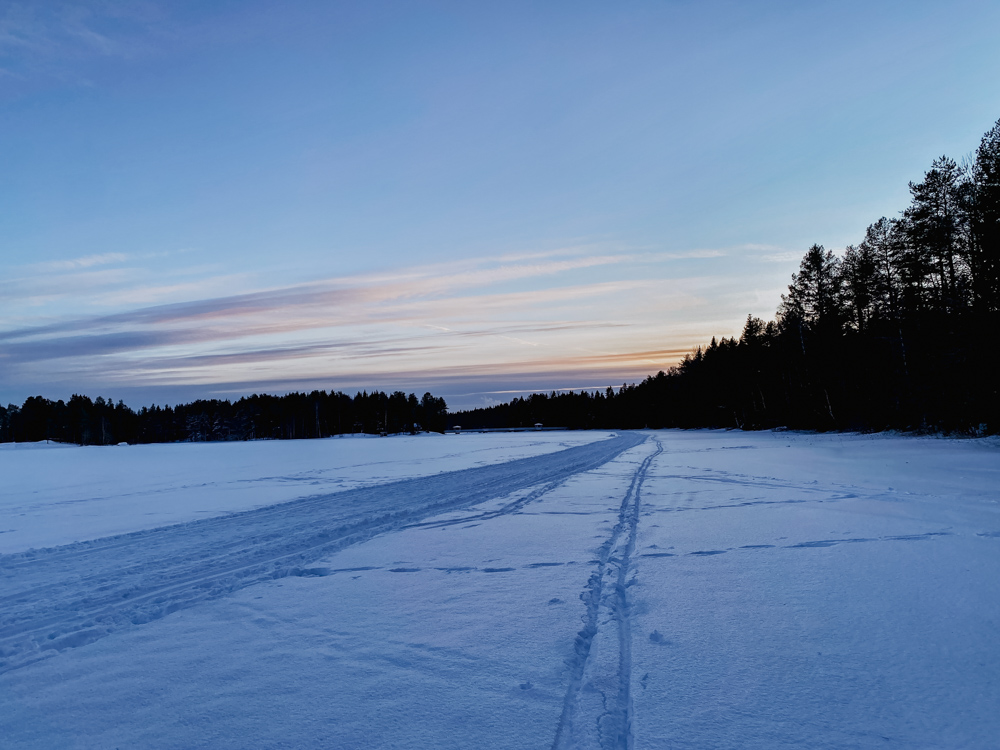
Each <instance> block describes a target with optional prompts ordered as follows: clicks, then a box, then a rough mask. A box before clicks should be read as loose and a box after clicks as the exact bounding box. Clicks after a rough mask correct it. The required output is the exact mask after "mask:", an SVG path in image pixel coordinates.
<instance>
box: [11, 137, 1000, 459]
mask: <svg viewBox="0 0 1000 750" xmlns="http://www.w3.org/2000/svg"><path fill="white" fill-rule="evenodd" d="M910 194H911V196H912V200H911V202H910V205H909V206H908V207H907V208H906V209H905V210H903V211H902V212H901V215H900V217H899V218H896V219H887V218H881V219H879V220H878V221H876V222H875V223H874V224H872V225H871V226H869V227H868V230H867V232H866V233H865V236H864V239H863V240H862V241H861V242H860V243H858V244H857V245H856V246H854V245H852V246H850V247H848V248H846V250H845V251H844V253H843V254H842V255H841V256H837V255H835V254H834V253H832V252H831V251H828V250H826V249H825V248H823V247H822V246H820V245H813V246H812V247H811V248H809V250H808V251H807V252H806V254H805V257H804V258H803V259H802V262H801V264H800V266H799V270H798V272H797V273H795V274H793V275H792V283H791V284H790V285H789V287H788V293H787V294H786V295H783V296H782V302H781V305H780V307H779V308H778V311H777V315H776V317H775V320H772V321H763V320H761V319H759V318H754V317H752V316H751V317H748V318H747V321H746V324H745V325H744V327H743V332H742V334H741V335H740V337H739V339H736V338H722V339H720V340H718V341H717V340H716V339H714V338H713V339H712V342H711V343H710V344H709V345H708V346H706V347H699V348H698V350H697V351H695V352H694V353H693V354H691V355H688V356H686V357H685V358H684V360H683V361H682V362H681V363H680V364H679V365H677V366H676V367H673V368H671V369H670V370H669V371H668V372H659V373H657V374H656V375H655V376H650V377H648V378H646V379H645V380H644V381H642V382H641V383H639V384H637V385H623V386H622V387H621V388H620V389H619V390H618V391H615V390H614V389H612V388H608V389H606V390H605V391H604V392H603V393H601V392H600V391H595V392H589V391H583V392H580V393H574V392H569V393H555V392H553V393H551V394H548V395H546V394H533V395H531V396H529V397H527V398H516V399H514V400H513V401H511V402H510V403H507V404H500V405H497V406H492V407H488V408H481V409H473V410H469V411H462V412H458V413H456V414H452V415H450V416H447V417H446V405H445V402H444V399H440V398H435V397H434V396H432V395H431V394H430V393H426V394H424V397H423V399H421V400H418V399H417V398H416V396H415V395H413V394H410V395H409V396H407V395H406V394H404V393H402V392H399V391H397V392H395V393H393V394H391V395H387V394H385V393H383V392H381V391H376V392H373V393H371V394H369V393H367V392H365V393H359V394H357V395H356V396H354V397H353V398H351V397H350V396H348V395H346V394H344V393H340V392H336V393H327V392H326V391H313V392H312V393H309V394H304V393H292V394H288V395H285V396H268V395H254V396H250V397H247V398H241V399H240V400H239V401H236V402H235V403H231V402H229V401H218V400H210V401H195V402H193V403H191V404H182V405H179V406H175V407H172V408H171V407H162V408H161V407H158V406H153V407H150V408H146V407H143V408H142V409H141V410H139V411H138V412H136V411H133V410H132V409H130V408H129V407H127V406H126V405H125V404H124V403H122V402H121V401H119V402H118V403H117V404H114V403H113V402H111V401H105V400H104V399H103V398H98V399H96V400H94V401H91V399H89V398H87V397H85V396H79V395H74V396H73V397H72V398H71V399H70V400H69V401H68V402H63V401H50V400H48V399H44V398H42V397H41V396H36V397H32V398H29V399H27V400H26V401H25V402H24V404H23V405H22V406H20V407H18V406H15V405H13V404H12V405H9V406H8V407H7V408H3V407H0V441H11V440H15V441H36V440H44V439H52V440H61V441H67V442H75V443H83V444H109V443H117V442H122V441H124V442H129V443H149V442H172V441H181V440H195V441H197V440H251V439H259V438H286V439H287V438H310V437H325V436H328V435H337V434H344V433H354V432H364V433H375V434H379V433H385V434H389V433H400V432H410V431H414V430H417V429H420V427H422V428H423V429H429V430H436V431H441V430H443V429H444V428H445V425H446V422H445V420H446V418H447V419H448V422H449V423H450V424H452V425H458V424H460V425H462V427H463V428H466V429H468V428H482V427H492V428H511V427H530V426H532V425H534V424H536V423H539V422H541V423H543V424H545V425H550V426H561V427H568V428H571V429H584V428H641V427H736V428H741V429H760V428H767V427H777V426H787V427H790V428H796V429H814V430H832V429H849V430H884V429H902V430H943V431H949V432H962V433H965V434H974V435H975V434H985V433H996V432H998V428H1000V399H998V385H997V383H998V379H997V374H996V363H995V360H996V359H998V357H997V355H996V353H995V350H996V348H997V330H998V325H1000V121H998V122H997V124H996V125H995V126H994V127H993V129H992V130H990V131H989V132H988V133H986V135H985V136H983V139H982V142H981V143H980V145H979V147H978V149H977V150H976V151H975V153H974V154H973V155H972V156H971V157H970V158H969V159H968V160H967V162H966V163H964V164H961V165H960V164H959V163H957V162H956V161H954V160H953V159H950V158H948V157H945V156H942V157H940V158H938V159H936V160H934V162H933V163H932V164H931V168H930V169H929V170H928V171H927V172H926V174H925V175H924V178H923V180H922V181H921V182H919V183H910Z"/></svg>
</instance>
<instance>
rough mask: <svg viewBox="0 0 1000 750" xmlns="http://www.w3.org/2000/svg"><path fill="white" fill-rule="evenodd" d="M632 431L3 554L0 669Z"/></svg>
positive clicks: (542, 471) (209, 594)
mask: <svg viewBox="0 0 1000 750" xmlns="http://www.w3.org/2000/svg"><path fill="white" fill-rule="evenodd" d="M643 440H644V438H643V437H641V436H638V435H634V434H624V435H619V436H617V437H614V438H611V439H609V440H604V441H600V442H596V443H591V444H588V445H583V446H578V447H574V448H569V449H567V450H563V451H559V452H556V453H552V454H547V455H543V456H535V457H532V458H525V459H520V460H517V461H511V462H508V463H504V464H498V465H493V466H484V467H477V468H473V469H466V470H462V471H455V472H448V473H442V474H438V475H436V476H432V477H424V478H420V479H412V480H406V481H402V482H394V483H390V484H384V485H378V486H375V487H367V488H363V489H356V490H349V491H345V492H340V493H334V494H327V495H320V496H315V497H309V498H303V499H300V500H295V501H292V502H287V503H281V504H277V505H271V506H266V507H264V508H259V509H256V510H252V511H247V512H244V513H236V514H233V515H229V516H223V517H219V518H211V519H205V520H201V521H193V522H190V523H184V524H178V525H174V526H166V527H161V528H157V529H151V530H148V531H141V532H136V533H133V534H125V535H122V536H117V537H108V538H105V539H98V540H94V541H90V542H82V543H79V544H73V545H67V546H64V547H54V548H50V549H43V550H31V551H28V552H24V553H20V554H14V555H2V556H0V673H2V672H6V671H10V670H12V669H16V668H18V667H21V666H24V665H26V664H29V663H32V662H34V661H37V660H39V659H42V658H45V657H46V656H48V655H51V654H53V653H55V652H58V651H61V650H64V649H67V648H73V647H76V646H82V645H85V644H87V643H90V642H93V641H95V640H97V639H99V638H102V637H104V636H105V635H108V634H109V633H112V632H114V631H116V630H119V629H121V628H124V627H129V626H131V625H139V624H142V623H146V622H150V621H152V620H156V619H159V618H161V617H164V616H165V615H167V614H170V613H171V612H175V611H177V610H179V609H183V608H186V607H190V606H192V605H195V604H197V603H199V602H201V601H205V600H209V599H214V598H217V597H220V596H223V595H225V594H227V593H229V592H232V591H236V590H238V589H241V588H243V587H245V586H248V585H251V584H253V583H256V582H259V581H264V580H273V579H275V578H281V577H284V576H309V575H324V574H325V573H327V572H328V571H327V570H325V569H323V568H310V567H308V565H309V564H310V563H312V562H314V561H316V560H319V559H321V558H323V557H325V556H328V555H330V554H331V553H333V552H336V551H337V550H340V549H343V548H344V547H347V546H348V545H351V544H355V543H357V542H361V541H364V540H367V539H370V538H371V537H373V536H375V535H378V534H382V533H384V532H386V531H391V530H394V529H399V528H402V527H404V526H408V525H412V524H417V523H420V522H421V521H422V520H423V519H425V518H428V517H429V516H432V515H438V514H440V513H443V512H447V511H452V510H458V509H461V508H466V507H469V506H473V505H476V504H479V503H482V502H485V501H487V500H491V499H494V498H499V497H505V496H507V495H510V494H512V493H515V492H518V491H520V490H524V489H527V488H533V487H537V486H540V485H541V486H544V487H546V488H548V487H551V486H553V485H554V484H558V483H559V482H561V481H564V480H566V479H568V478H569V477H571V476H574V475H576V474H579V473H581V472H586V471H590V470H592V469H594V468H597V467H598V466H601V465H602V464H605V463H607V462H608V461H610V460H612V459H613V458H615V457H616V456H618V455H619V454H621V453H622V452H624V451H626V450H628V449H629V448H632V447H634V446H636V445H638V444H639V443H641V442H642V441H643ZM539 494H540V493H539V492H533V493H530V494H529V495H528V496H527V499H525V498H521V499H519V500H514V501H513V502H510V503H507V504H506V505H505V506H504V507H503V508H502V509H501V510H500V513H512V512H517V511H518V510H519V509H520V508H521V507H522V506H523V505H524V504H525V503H526V502H529V501H530V500H531V499H535V498H536V497H537V496H538V495H539ZM494 513H495V512H494Z"/></svg>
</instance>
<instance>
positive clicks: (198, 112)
mask: <svg viewBox="0 0 1000 750" xmlns="http://www.w3.org/2000/svg"><path fill="white" fill-rule="evenodd" d="M997 29H1000V4H997V3H996V2H992V1H991V2H975V1H967V0H957V1H955V2H948V3H943V2H933V3H931V2H919V1H911V2H898V3H894V2H863V3H862V2H815V3H801V2H715V1H714V0H707V1H706V2H688V1H687V0H683V1H676V2H671V1H669V0H661V1H660V2H628V1H627V0H626V1H624V2H619V3H608V2H590V1H589V0H578V1H575V2H549V3H537V2H524V3H521V2H503V3H459V2H455V3H446V2H379V1H378V0H366V2H310V1H309V0H302V1H301V2H295V3H277V2H254V1H253V0H249V1H246V2H189V3H185V2H169V3H166V2H165V3H158V2H142V1H141V0H140V1H138V2H112V1H110V0H105V1H101V2H87V3H71V2H70V3H34V2H25V3H17V2H2V3H0V402H2V403H8V402H12V403H20V402H21V401H23V400H24V398H26V397H27V396H31V395H42V396H45V397H47V398H52V399H58V398H68V397H69V396H70V395H71V394H72V393H83V394H87V395H90V396H91V397H96V396H99V395H100V396H104V397H105V398H111V399H113V400H115V401H117V400H118V399H124V400H125V402H126V403H128V404H129V405H131V406H134V407H138V406H141V405H144V404H150V403H153V402H155V403H160V404H164V403H178V402H182V401H190V400H193V399H195V398H230V399H235V398H239V397H240V396H242V395H246V394H250V393H254V392H268V393H284V392H288V391H308V390H312V389H314V388H318V389H325V390H344V391H346V392H348V393H353V392H354V391H356V390H362V389H366V390H369V391H371V390H373V389H380V390H387V391H392V390H397V389H398V390H404V391H407V392H411V391H414V392H417V393H418V395H419V394H421V393H423V392H424V391H425V390H430V391H432V392H433V393H434V394H435V395H439V396H443V397H444V398H445V399H446V400H447V402H448V404H449V406H450V407H451V408H452V409H457V408H468V407H473V406H481V405H489V404H492V403H496V402H500V401H507V400H509V399H510V398H511V397H513V396H516V395H520V394H523V393H526V392H530V391H535V390H542V391H548V390H552V389H569V388H572V389H580V388H601V389H603V388H605V387H607V386H609V385H613V386H618V385H620V384H622V383H624V382H637V381H639V380H641V379H642V378H644V377H645V376H646V375H649V374H654V373H656V372H657V371H658V370H661V369H667V368H669V367H670V366H671V365H673V364H676V363H677V362H678V361H679V359H680V358H681V357H683V355H684V354H685V353H687V352H690V351H691V350H693V349H694V348H695V347H696V346H698V345H699V344H704V343H706V342H707V341H709V340H710V339H711V338H712V337H713V336H733V335H738V334H739V332H740V330H741V329H742V326H743V323H744V322H745V320H746V317H747V315H748V314H752V315H755V316H759V317H763V318H766V319H770V318H772V317H773V315H774V312H775V309H776V307H777V305H778V303H779V301H780V294H781V293H782V291H784V290H785V288H786V286H787V284H788V283H789V281H790V276H791V274H792V273H793V272H794V271H795V270H796V269H797V267H798V261H799V259H800V258H801V257H802V255H803V254H804V253H805V251H806V249H807V248H808V247H809V246H810V245H812V244H813V243H819V244H822V245H824V246H825V247H827V248H829V249H833V250H835V251H842V250H843V248H844V247H846V246H847V245H848V244H851V243H857V242H858V241H860V240H861V239H862V238H863V236H864V230H865V228H866V226H867V225H868V224H870V223H872V222H874V221H875V220H877V219H878V218H879V217H881V216H890V217H891V216H896V215H898V212H899V211H900V210H902V209H903V208H904V207H905V206H906V205H907V203H908V199H909V193H908V190H907V184H908V182H909V181H919V180H920V179H921V177H922V175H923V173H924V171H925V170H926V169H928V168H929V167H930V163H931V161H932V160H933V159H934V158H935V157H937V156H940V155H942V154H947V155H949V156H952V157H954V158H957V159H961V158H962V157H964V156H967V155H968V154H969V153H970V152H972V151H973V150H974V149H975V147H976V146H977V145H978V143H979V140H980V138H981V137H982V134H983V133H984V132H985V131H986V130H988V129H989V128H990V127H991V126H992V125H993V123H995V122H996V121H997V118H1000V44H998V43H997V40H998V36H997V31H996V30H997Z"/></svg>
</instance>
